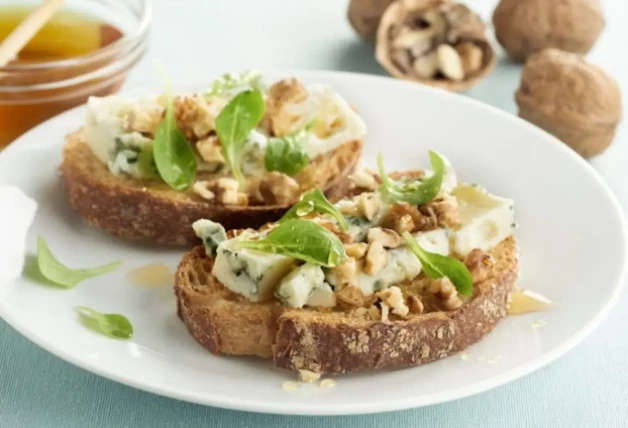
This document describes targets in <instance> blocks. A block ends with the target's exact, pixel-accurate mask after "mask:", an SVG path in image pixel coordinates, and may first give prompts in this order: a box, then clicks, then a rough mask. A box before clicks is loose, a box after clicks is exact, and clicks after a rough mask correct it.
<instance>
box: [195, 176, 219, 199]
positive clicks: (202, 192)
mask: <svg viewBox="0 0 628 428" xmlns="http://www.w3.org/2000/svg"><path fill="white" fill-rule="evenodd" d="M209 186H210V182H209V181H205V180H199V181H197V182H196V183H194V185H193V186H192V190H193V191H194V193H196V194H197V195H199V196H200V197H201V198H203V199H207V200H208V201H211V200H212V199H214V198H215V197H216V194H215V193H214V192H212V191H211V190H209Z"/></svg>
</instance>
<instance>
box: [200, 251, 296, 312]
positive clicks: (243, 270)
mask: <svg viewBox="0 0 628 428" xmlns="http://www.w3.org/2000/svg"><path fill="white" fill-rule="evenodd" d="M294 264H295V260H294V259H293V258H291V257H286V256H282V255H279V254H270V253H262V252H259V251H255V250H249V249H245V248H242V247H241V246H240V244H239V241H238V239H230V240H227V241H223V242H221V243H220V244H219V245H218V248H217V249H216V260H215V262H214V267H213V270H212V274H213V275H214V276H215V277H216V279H218V281H220V282H221V283H222V284H223V285H224V286H225V287H227V288H228V289H229V290H231V291H233V292H234V293H238V294H241V295H242V296H244V297H246V298H247V299H248V300H250V301H252V302H261V301H264V300H268V299H270V298H271V297H272V295H273V292H274V290H275V288H276V287H277V285H278V284H279V282H280V281H281V280H282V279H283V278H284V277H285V276H286V275H287V274H288V273H289V272H290V271H291V270H292V269H293V268H294Z"/></svg>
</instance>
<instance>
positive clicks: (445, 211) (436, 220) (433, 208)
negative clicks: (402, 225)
mask: <svg viewBox="0 0 628 428" xmlns="http://www.w3.org/2000/svg"><path fill="white" fill-rule="evenodd" d="M419 211H420V212H421V213H422V214H423V215H424V216H425V218H424V219H423V227H422V228H421V230H429V229H435V228H437V227H450V228H455V227H457V226H458V225H459V224H460V219H459V210H458V201H457V200H456V198H455V197H453V196H451V195H443V196H441V197H439V198H437V199H434V200H433V201H431V202H429V203H427V204H425V205H422V206H420V207H419Z"/></svg>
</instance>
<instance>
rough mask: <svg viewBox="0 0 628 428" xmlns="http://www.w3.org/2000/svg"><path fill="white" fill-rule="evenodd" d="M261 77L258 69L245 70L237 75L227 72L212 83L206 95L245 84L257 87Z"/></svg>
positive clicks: (211, 95) (212, 94) (217, 93)
mask: <svg viewBox="0 0 628 428" xmlns="http://www.w3.org/2000/svg"><path fill="white" fill-rule="evenodd" d="M261 79H262V74H261V73H260V72H257V71H245V72H244V73H241V74H236V75H234V74H231V73H226V74H223V75H222V76H220V77H219V78H218V79H216V80H214V81H213V82H212V83H211V85H210V88H209V89H208V90H207V92H205V96H206V97H213V96H214V95H220V94H222V93H224V92H227V91H230V90H232V89H235V88H237V87H239V86H244V85H248V86H250V87H251V88H253V89H255V88H258V87H259V85H260V80H261Z"/></svg>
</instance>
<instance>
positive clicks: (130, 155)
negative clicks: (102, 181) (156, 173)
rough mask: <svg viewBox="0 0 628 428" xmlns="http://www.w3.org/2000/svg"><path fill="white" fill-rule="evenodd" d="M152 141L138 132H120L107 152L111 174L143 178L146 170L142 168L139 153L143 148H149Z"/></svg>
mask: <svg viewBox="0 0 628 428" xmlns="http://www.w3.org/2000/svg"><path fill="white" fill-rule="evenodd" d="M152 144H153V141H152V140H150V139H148V138H146V137H144V136H143V135H142V134H140V133H139V132H131V133H128V134H122V135H120V136H118V137H116V138H115V146H114V148H113V149H112V151H111V152H110V153H109V159H110V160H109V162H107V166H108V167H109V171H111V173H112V174H113V175H119V174H122V173H124V174H129V175H131V176H133V177H137V178H143V177H146V176H148V175H149V174H147V171H145V170H142V169H141V168H140V167H139V165H140V162H139V161H140V154H141V153H142V151H143V150H150V149H151V146H152Z"/></svg>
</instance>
